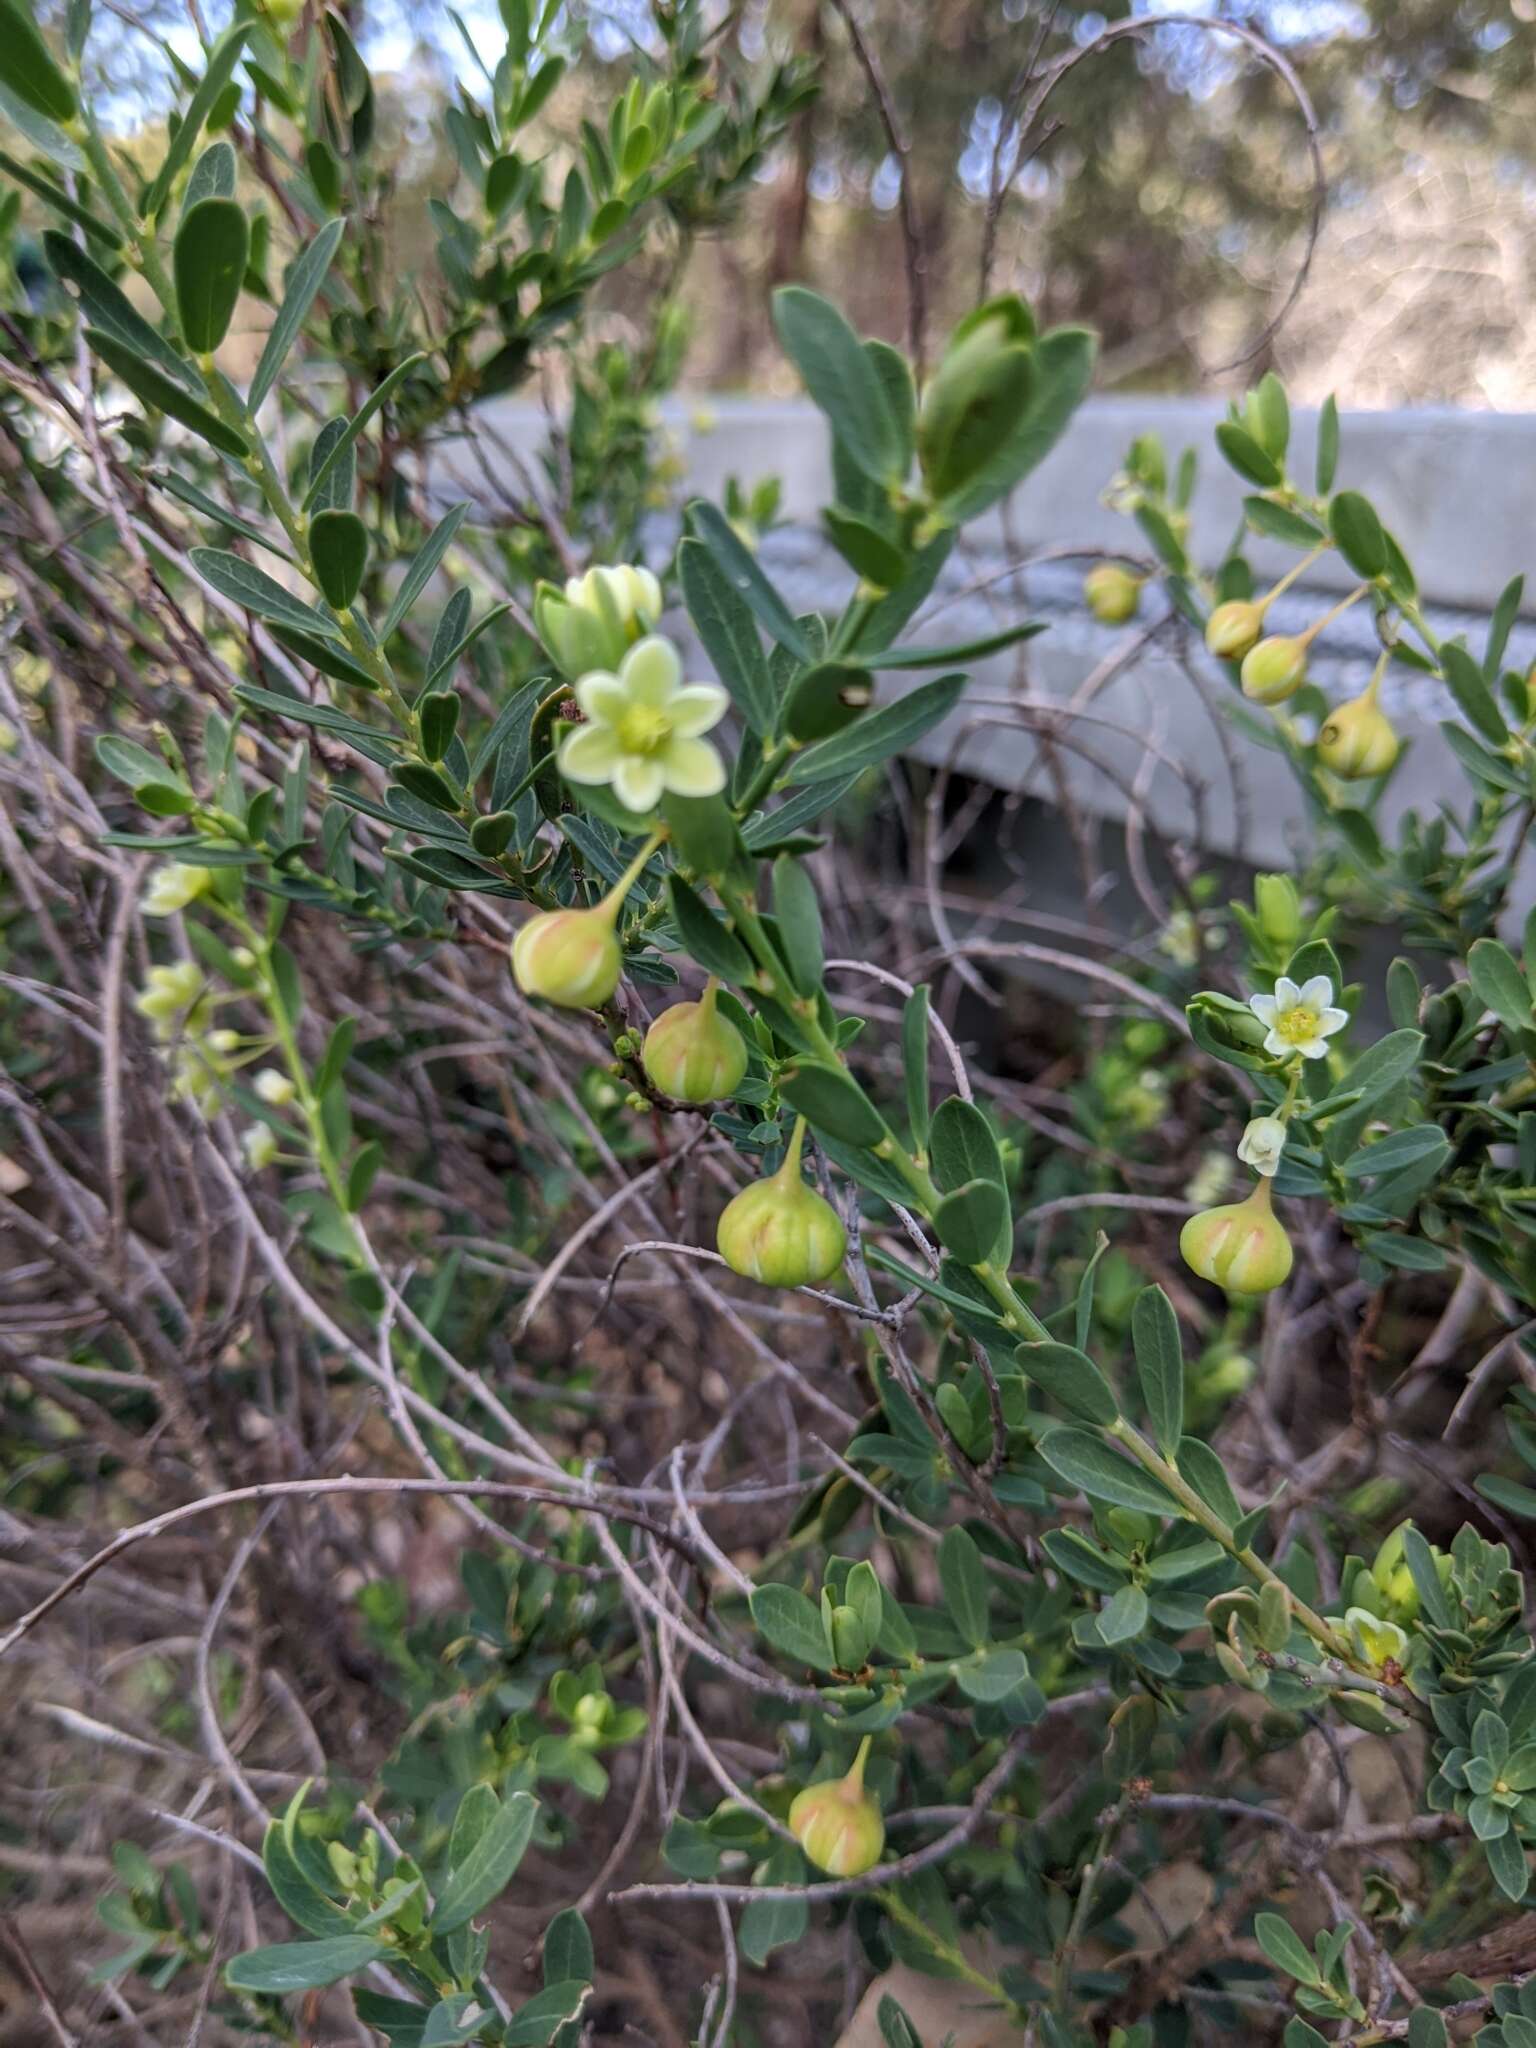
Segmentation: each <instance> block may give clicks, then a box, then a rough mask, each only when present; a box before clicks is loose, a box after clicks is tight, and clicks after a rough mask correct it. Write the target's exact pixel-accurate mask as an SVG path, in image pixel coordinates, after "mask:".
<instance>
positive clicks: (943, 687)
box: [785, 675, 966, 782]
mask: <svg viewBox="0 0 1536 2048" xmlns="http://www.w3.org/2000/svg"><path fill="white" fill-rule="evenodd" d="M965 683H966V678H965V677H964V676H963V675H954V676H938V677H936V678H935V679H934V681H933V682H931V683H921V684H919V686H918V687H917V688H916V689H915V690H909V691H908V692H907V694H906V695H905V696H904V697H898V698H897V699H896V700H895V702H894V703H892V704H887V705H885V706H884V707H883V708H882V709H881V710H879V711H870V712H867V713H866V714H865V716H864V717H863V718H861V719H859V720H858V721H857V722H856V723H855V724H853V725H850V726H847V727H845V729H844V730H843V731H842V732H838V733H834V734H833V735H832V737H831V738H830V739H825V740H818V741H817V742H816V744H815V745H814V746H810V747H806V748H805V749H804V751H803V752H801V753H798V754H796V755H794V756H793V757H792V759H791V760H790V763H789V766H788V769H787V771H786V775H785V779H786V781H789V782H820V781H822V780H823V779H824V778H825V777H827V776H831V775H852V774H857V773H860V772H861V771H862V770H864V769H866V768H873V767H875V766H876V765H877V764H878V763H879V762H881V761H888V760H889V759H890V758H891V756H892V755H893V754H899V753H901V752H903V751H904V750H905V749H906V748H907V747H910V746H912V745H913V744H914V743H915V742H916V741H917V740H920V739H921V738H922V737H923V735H924V734H925V733H927V732H931V731H932V730H933V728H934V727H935V726H936V725H938V724H940V723H942V721H943V720H944V719H946V718H947V717H948V716H949V714H950V712H951V711H953V710H954V708H955V706H956V705H957V704H958V703H959V701H960V698H961V695H962V693H963V692H964V689H965Z"/></svg>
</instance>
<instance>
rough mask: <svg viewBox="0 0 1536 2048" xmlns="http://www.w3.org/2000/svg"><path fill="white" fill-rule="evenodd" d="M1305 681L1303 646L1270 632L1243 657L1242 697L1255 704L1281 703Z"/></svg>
mask: <svg viewBox="0 0 1536 2048" xmlns="http://www.w3.org/2000/svg"><path fill="white" fill-rule="evenodd" d="M1306 679H1307V643H1306V642H1305V641H1304V640H1298V639H1293V638H1292V637H1291V636H1290V635H1289V634H1287V633H1271V634H1269V635H1268V636H1267V638H1265V639H1263V640H1261V641H1260V642H1259V644H1258V645H1257V647H1250V648H1249V650H1248V652H1247V654H1245V655H1244V657H1243V695H1244V696H1245V697H1248V698H1250V699H1251V700H1252V701H1253V702H1254V703H1255V704H1283V703H1284V702H1285V700H1286V698H1287V697H1294V696H1295V694H1296V692H1297V691H1298V690H1299V689H1300V688H1301V686H1302V684H1303V683H1304V682H1305V681H1306Z"/></svg>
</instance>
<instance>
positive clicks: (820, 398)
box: [773, 285, 903, 484]
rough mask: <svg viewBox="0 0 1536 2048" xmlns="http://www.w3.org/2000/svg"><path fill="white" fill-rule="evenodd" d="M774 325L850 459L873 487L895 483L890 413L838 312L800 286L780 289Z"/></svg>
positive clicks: (896, 444)
mask: <svg viewBox="0 0 1536 2048" xmlns="http://www.w3.org/2000/svg"><path fill="white" fill-rule="evenodd" d="M773 324H774V327H775V329H776V331H777V333H778V337H779V340H780V341H781V342H782V343H783V345H784V351H785V353H786V355H788V356H789V358H790V360H791V361H792V362H793V363H794V365H795V368H796V369H797V370H798V371H799V372H800V375H801V377H802V378H803V379H804V381H805V388H806V390H807V391H808V392H809V393H810V394H811V398H812V400H813V401H814V403H815V404H816V406H817V407H818V408H819V410H820V411H822V412H823V413H825V414H826V416H827V419H828V421H829V422H830V424H831V427H832V431H833V433H834V434H835V435H836V437H837V439H838V442H839V443H840V445H841V446H842V447H843V448H844V449H845V450H846V451H847V453H848V455H849V456H850V457H851V459H852V460H853V461H854V462H855V463H856V464H857V465H858V467H859V468H860V469H861V470H863V472H864V474H865V475H866V476H868V477H871V478H872V479H873V480H874V481H875V482H876V483H883V484H891V483H900V482H901V480H902V467H903V466H902V460H901V452H902V451H901V435H900V430H899V428H898V426H897V423H896V418H895V415H894V414H893V413H892V411H891V407H890V402H889V400H888V398H887V396H886V392H885V387H884V385H883V384H882V382H881V380H880V377H879V374H878V373H877V371H876V369H875V367H874V364H873V363H872V362H871V361H870V359H869V357H868V356H867V355H866V354H865V352H864V349H863V346H862V344H861V343H860V341H859V337H858V336H857V335H856V334H855V333H854V331H853V329H852V328H851V327H850V326H849V325H848V322H847V321H846V320H845V319H844V318H843V316H842V314H841V313H840V312H839V311H838V310H837V308H836V307H835V306H834V305H832V304H831V303H830V302H829V301H828V300H826V299H824V298H822V297H820V295H819V294H818V293H816V292H812V291H807V290H806V289H805V287H804V286H803V285H785V286H783V287H782V288H781V289H780V290H778V291H776V292H775V293H774V295H773Z"/></svg>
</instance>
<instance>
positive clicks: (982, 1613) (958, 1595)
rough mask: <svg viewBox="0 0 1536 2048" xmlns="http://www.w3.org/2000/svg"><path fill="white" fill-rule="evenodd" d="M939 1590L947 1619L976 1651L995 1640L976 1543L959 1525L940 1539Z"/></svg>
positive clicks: (950, 1529)
mask: <svg viewBox="0 0 1536 2048" xmlns="http://www.w3.org/2000/svg"><path fill="white" fill-rule="evenodd" d="M939 1586H940V1588H941V1590H942V1592H943V1595H944V1611H945V1614H946V1616H947V1618H948V1619H949V1620H950V1621H951V1622H952V1623H953V1624H954V1626H955V1627H956V1628H957V1629H958V1630H959V1632H960V1635H961V1636H962V1638H963V1639H964V1640H965V1641H966V1642H968V1643H969V1644H970V1645H971V1648H972V1649H973V1650H980V1649H982V1648H984V1647H985V1645H986V1644H987V1642H988V1641H989V1640H990V1638H991V1634H992V1625H991V1621H990V1618H989V1613H988V1610H989V1608H990V1606H991V1593H990V1588H989V1587H988V1585H987V1572H986V1567H985V1566H984V1565H983V1563H982V1561H981V1552H980V1551H979V1550H978V1549H977V1548H976V1539H975V1537H974V1536H972V1535H971V1534H970V1532H969V1531H968V1530H965V1529H962V1528H961V1527H960V1525H959V1524H958V1523H955V1524H954V1525H953V1526H952V1527H950V1528H948V1529H946V1530H945V1531H944V1534H943V1536H942V1537H941V1538H940V1539H939Z"/></svg>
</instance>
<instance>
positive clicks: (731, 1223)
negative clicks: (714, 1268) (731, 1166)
mask: <svg viewBox="0 0 1536 2048" xmlns="http://www.w3.org/2000/svg"><path fill="white" fill-rule="evenodd" d="M804 1136H805V1119H804V1117H800V1118H798V1119H797V1120H796V1123H795V1134H794V1136H793V1138H791V1139H790V1143H789V1152H788V1155H787V1156H786V1158H785V1161H784V1164H783V1165H782V1166H781V1167H780V1168H779V1170H778V1172H777V1173H775V1174H770V1175H769V1176H768V1177H767V1178H766V1179H765V1180H760V1181H756V1182H754V1183H753V1185H752V1186H751V1187H749V1188H743V1189H742V1191H741V1193H740V1194H739V1195H736V1196H735V1197H734V1198H733V1199H732V1200H731V1201H729V1202H727V1203H726V1205H725V1208H724V1210H723V1211H722V1212H721V1216H720V1221H719V1223H718V1224H717V1225H716V1227H715V1244H716V1246H717V1248H718V1249H719V1252H720V1256H721V1257H722V1258H723V1259H724V1260H725V1263H726V1264H727V1265H728V1266H729V1267H730V1269H731V1271H732V1272H733V1273H740V1274H741V1276H742V1278H743V1279H745V1280H760V1281H761V1282H762V1283H763V1285H764V1286H766V1287H809V1286H813V1285H815V1284H816V1282H818V1281H821V1280H829V1279H831V1277H832V1275H833V1274H834V1273H835V1272H836V1271H837V1269H838V1267H839V1266H840V1265H841V1264H842V1262H843V1253H844V1252H845V1251H846V1250H847V1248H848V1235H847V1232H846V1231H845V1230H844V1229H843V1226H842V1221H841V1219H840V1218H839V1216H838V1214H837V1211H836V1210H835V1209H834V1208H833V1207H832V1205H831V1203H830V1202H827V1201H823V1199H822V1197H821V1196H820V1195H818V1194H817V1192H816V1190H815V1189H814V1188H808V1187H807V1186H806V1184H805V1182H804V1181H803V1180H802V1179H801V1178H800V1147H801V1143H802V1142H803V1139H804Z"/></svg>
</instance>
